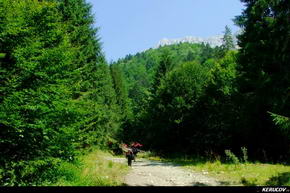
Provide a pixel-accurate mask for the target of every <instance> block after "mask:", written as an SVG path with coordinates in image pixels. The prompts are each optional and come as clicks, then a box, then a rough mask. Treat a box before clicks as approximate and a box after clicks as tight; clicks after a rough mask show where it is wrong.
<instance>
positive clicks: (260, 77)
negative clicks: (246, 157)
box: [236, 0, 290, 160]
mask: <svg viewBox="0 0 290 193" xmlns="http://www.w3.org/2000/svg"><path fill="white" fill-rule="evenodd" d="M242 2H243V3H245V4H246V9H245V10H244V11H243V13H242V15H241V16H238V17H237V18H236V23H237V24H238V25H239V26H240V27H241V28H242V31H243V33H242V34H241V35H240V36H239V37H238V39H239V43H238V44H239V47H240V51H239V57H238V63H239V66H238V72H239V76H238V87H239V94H240V96H239V98H240V99H239V105H240V107H239V108H240V113H241V117H240V120H239V125H240V128H239V130H240V131H239V132H240V135H242V136H248V138H247V139H245V143H250V144H249V145H250V146H248V147H249V148H250V149H252V150H256V152H255V153H254V154H255V155H256V157H258V156H259V157H263V153H262V152H263V151H264V150H265V149H267V151H268V152H269V153H270V154H271V156H270V159H271V160H275V159H277V158H278V157H283V159H287V154H289V151H290V150H289V145H288V144H289V138H287V136H285V135H284V133H283V132H282V131H281V130H278V129H277V128H276V126H275V124H274V123H273V122H272V120H271V118H270V117H269V116H268V113H267V112H268V111H270V112H275V113H276V114H279V115H284V116H286V117H289V116H290V114H289V109H290V106H289V105H290V101H289V83H290V81H289V77H290V74H289V73H290V68H289V51H290V43H289V41H288V40H289V27H290V25H289V19H287V18H289V13H290V12H289V10H290V6H289V5H290V4H289V1H287V0H281V1H262V0H254V1H252V0H242ZM285 40H286V41H285ZM261 134H263V137H261ZM269 141H271V145H270V144H269ZM288 157H289V156H288Z"/></svg>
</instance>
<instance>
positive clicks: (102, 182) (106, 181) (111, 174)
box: [44, 150, 128, 186]
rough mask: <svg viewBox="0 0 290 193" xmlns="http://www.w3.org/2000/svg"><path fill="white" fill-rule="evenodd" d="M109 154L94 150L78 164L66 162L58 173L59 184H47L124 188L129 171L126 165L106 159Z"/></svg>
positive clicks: (80, 158) (80, 159)
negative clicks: (124, 178) (124, 180)
mask: <svg viewBox="0 0 290 193" xmlns="http://www.w3.org/2000/svg"><path fill="white" fill-rule="evenodd" d="M110 156H111V155H110V154H109V153H105V152H102V151H99V150H94V151H92V152H90V153H88V154H86V155H83V156H80V157H79V161H78V162H76V163H67V162H64V163H62V164H61V165H60V167H59V170H58V172H59V173H60V174H61V175H59V176H61V177H60V178H59V179H58V180H57V182H55V183H53V184H51V183H45V184H44V185H51V186H122V185H123V177H124V176H125V174H126V173H127V171H128V167H127V166H126V164H121V163H115V162H112V161H110V160H107V159H105V157H110Z"/></svg>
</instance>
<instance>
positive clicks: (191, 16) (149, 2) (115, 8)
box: [87, 0, 244, 62]
mask: <svg viewBox="0 0 290 193" xmlns="http://www.w3.org/2000/svg"><path fill="white" fill-rule="evenodd" d="M87 2H89V3H91V4H92V5H93V9H92V13H93V14H94V15H95V21H96V24H95V26H97V27H99V28H100V30H99V36H100V38H101V41H102V43H103V51H104V52H105V55H106V58H107V60H108V62H110V61H112V60H113V61H114V60H117V59H118V58H122V57H125V56H126V55H127V54H135V53H137V52H140V51H144V50H146V49H149V48H150V47H153V46H155V45H156V44H157V43H158V41H159V40H161V39H162V38H169V39H171V38H181V37H185V36H198V37H209V36H213V35H218V34H223V31H224V28H225V26H226V25H228V26H229V27H230V28H231V29H232V31H233V32H236V31H237V30H238V27H236V26H235V25H234V23H233V22H232V19H233V18H234V17H235V16H236V15H240V14H241V12H242V10H243V9H244V6H243V4H242V3H241V2H240V0H87Z"/></svg>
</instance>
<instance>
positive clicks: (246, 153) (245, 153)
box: [241, 147, 248, 163]
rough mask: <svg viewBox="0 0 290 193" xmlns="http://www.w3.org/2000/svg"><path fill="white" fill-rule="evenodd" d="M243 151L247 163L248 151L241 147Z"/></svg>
mask: <svg viewBox="0 0 290 193" xmlns="http://www.w3.org/2000/svg"><path fill="white" fill-rule="evenodd" d="M241 150H242V154H243V161H244V162H245V163H247V162H248V150H247V148H246V147H241Z"/></svg>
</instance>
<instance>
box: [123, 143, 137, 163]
mask: <svg viewBox="0 0 290 193" xmlns="http://www.w3.org/2000/svg"><path fill="white" fill-rule="evenodd" d="M122 149H123V151H124V152H125V156H126V158H127V159H128V166H132V160H134V153H133V150H132V148H130V147H128V145H127V144H123V145H122Z"/></svg>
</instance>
